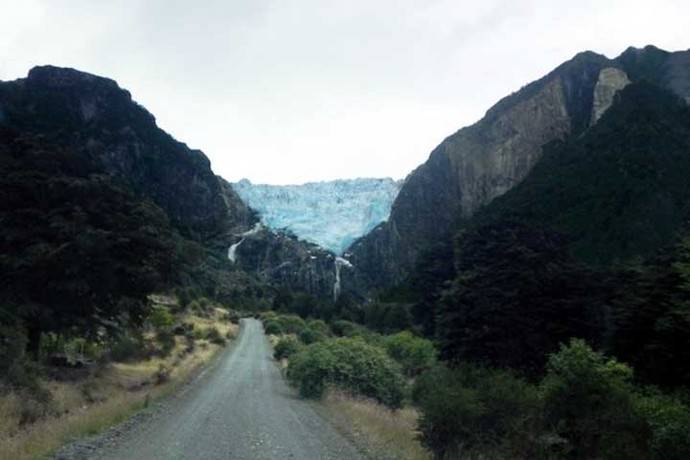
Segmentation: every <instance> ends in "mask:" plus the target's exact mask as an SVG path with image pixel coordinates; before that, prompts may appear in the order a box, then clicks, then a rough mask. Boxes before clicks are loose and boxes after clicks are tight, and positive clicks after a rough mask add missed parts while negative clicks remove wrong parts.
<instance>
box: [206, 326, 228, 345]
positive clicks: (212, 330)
mask: <svg viewBox="0 0 690 460" xmlns="http://www.w3.org/2000/svg"><path fill="white" fill-rule="evenodd" d="M204 338H205V339H206V340H208V341H209V342H211V343H214V344H216V345H225V342H226V340H225V337H223V336H222V335H221V333H220V331H219V330H218V328H216V327H209V328H206V329H205V330H204Z"/></svg>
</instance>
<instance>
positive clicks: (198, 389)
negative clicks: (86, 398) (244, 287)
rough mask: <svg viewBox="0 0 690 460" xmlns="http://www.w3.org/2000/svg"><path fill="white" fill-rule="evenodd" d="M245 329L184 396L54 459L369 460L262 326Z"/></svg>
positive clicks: (245, 323)
mask: <svg viewBox="0 0 690 460" xmlns="http://www.w3.org/2000/svg"><path fill="white" fill-rule="evenodd" d="M241 325H242V328H241V332H240V335H239V337H238V339H237V341H236V343H235V344H234V345H233V346H232V347H230V348H229V349H228V350H227V351H225V352H224V354H223V356H221V357H220V359H219V360H218V361H216V363H215V365H213V366H212V367H210V368H209V369H207V371H205V372H204V373H203V374H201V375H200V376H199V377H197V378H196V379H195V380H194V381H193V382H192V383H190V384H189V385H188V386H186V387H185V388H184V389H182V390H181V391H179V392H178V393H177V394H176V395H174V396H173V397H170V398H167V399H166V400H165V401H164V402H162V403H160V404H157V405H155V406H154V407H153V408H151V409H148V410H145V411H142V412H140V413H139V414H137V415H135V416H134V417H132V418H130V419H128V420H127V421H126V422H124V423H122V424H120V425H117V426H116V427H114V428H111V429H109V430H108V431H106V432H105V433H103V434H101V435H99V436H96V437H92V438H87V439H84V440H81V441H77V442H75V443H72V444H70V445H68V446H66V447H65V448H63V449H62V450H61V451H59V452H58V453H57V454H56V455H55V457H54V458H55V459H60V460H67V459H70V460H71V459H109V460H115V459H127V460H137V459H142V460H143V459H146V460H156V459H204V460H205V459H252V460H253V459H257V460H262V459H309V460H311V459H360V458H364V456H363V455H362V454H361V453H360V452H359V451H358V449H357V447H356V446H355V445H354V444H353V443H352V442H351V441H350V440H349V439H347V438H346V437H345V436H343V435H342V434H341V433H340V432H339V431H338V430H336V429H335V428H334V427H333V425H332V424H331V422H329V421H328V420H327V419H326V418H324V417H323V416H322V415H319V413H318V412H317V411H315V410H314V408H313V407H312V405H311V404H310V403H308V402H306V401H303V400H300V399H299V398H298V397H296V395H295V393H294V391H293V390H292V389H290V388H289V387H288V386H287V385H286V383H285V381H284V380H283V378H282V376H281V374H280V371H279V370H278V368H277V366H276V365H275V363H274V361H273V359H272V357H271V347H270V345H269V344H268V341H267V340H266V336H265V335H264V333H263V329H262V327H261V323H260V322H259V321H257V320H255V319H243V320H242V323H241Z"/></svg>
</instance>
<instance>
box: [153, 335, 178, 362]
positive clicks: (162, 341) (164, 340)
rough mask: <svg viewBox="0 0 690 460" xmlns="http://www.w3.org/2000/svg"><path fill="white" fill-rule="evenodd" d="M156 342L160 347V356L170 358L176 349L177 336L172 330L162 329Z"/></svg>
mask: <svg viewBox="0 0 690 460" xmlns="http://www.w3.org/2000/svg"><path fill="white" fill-rule="evenodd" d="M156 342H158V344H159V345H160V349H159V351H158V354H159V355H160V356H168V355H169V354H170V352H171V351H172V349H173V348H175V334H173V332H172V331H171V330H170V329H162V330H159V331H158V332H156Z"/></svg>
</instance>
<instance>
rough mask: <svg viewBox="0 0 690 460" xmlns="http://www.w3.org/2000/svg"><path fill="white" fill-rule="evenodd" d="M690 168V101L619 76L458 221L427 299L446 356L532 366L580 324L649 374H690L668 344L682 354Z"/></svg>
mask: <svg viewBox="0 0 690 460" xmlns="http://www.w3.org/2000/svg"><path fill="white" fill-rule="evenodd" d="M689 176H690V107H688V105H687V104H686V103H685V102H684V100H683V99H681V98H679V97H678V95H677V94H674V93H673V92H671V91H669V90H668V89H665V88H661V87H659V86H657V85H655V84H654V83H651V82H650V81H648V80H641V81H637V82H633V83H630V84H628V85H626V87H625V88H623V89H621V90H620V91H619V93H618V94H617V96H616V97H615V100H614V102H613V104H612V105H611V107H610V108H609V109H608V110H607V111H606V113H604V114H603V116H602V117H601V118H600V119H599V120H598V121H597V122H596V124H595V125H593V126H592V127H590V128H589V129H587V130H586V131H584V132H583V133H582V134H581V135H580V136H577V137H570V138H568V139H567V140H563V141H554V142H551V143H549V144H547V145H546V146H545V147H544V153H543V155H542V157H541V159H540V160H539V161H538V162H537V164H536V165H535V166H534V168H533V169H532V170H531V171H530V173H529V174H528V175H527V176H526V177H525V179H524V180H523V181H522V182H521V183H520V184H519V185H517V186H515V187H514V188H513V189H511V190H510V191H508V192H507V193H505V194H504V195H502V196H500V197H498V198H496V199H494V200H493V201H492V202H491V203H490V204H488V205H487V206H486V207H484V208H482V209H481V210H479V211H478V212H476V213H475V214H474V216H473V217H472V218H471V219H468V220H466V221H465V222H463V223H462V224H461V225H460V228H459V230H458V232H457V233H456V234H455V250H454V251H453V252H451V253H450V254H448V256H449V257H450V258H451V259H452V261H453V265H454V267H455V271H456V273H455V274H454V275H452V276H451V278H450V280H449V279H445V280H443V279H438V280H437V281H436V283H435V284H436V288H437V289H444V293H443V294H442V295H440V296H439V297H438V298H437V299H441V300H440V301H439V302H438V303H437V304H436V306H433V305H432V304H431V303H426V305H425V307H426V308H432V309H434V313H435V316H436V318H437V320H438V323H437V333H438V335H439V337H440V338H441V339H442V343H443V347H442V349H443V353H444V355H445V356H446V357H447V358H448V359H457V360H459V359H470V357H471V359H482V360H486V361H490V362H492V363H494V364H497V365H500V366H509V367H518V368H521V369H524V370H526V371H528V372H535V371H536V372H539V371H540V370H541V368H542V366H543V364H544V362H545V355H544V352H545V351H546V352H547V353H548V352H551V351H555V350H557V349H558V346H559V343H563V342H564V341H566V340H567V339H568V338H570V337H581V338H585V339H587V340H588V342H590V343H594V344H597V345H598V346H599V347H605V348H607V349H609V350H610V351H611V352H613V353H615V354H616V355H617V356H618V357H619V358H621V359H624V360H625V361H626V362H633V363H635V364H636V366H635V367H636V370H638V371H639V372H640V376H643V377H644V378H646V379H647V380H649V381H652V382H654V383H660V384H678V383H681V382H682V383H684V384H687V382H688V381H689V380H688V379H689V378H690V377H689V376H690V369H688V367H687V366H684V365H682V364H680V363H681V362H684V360H682V359H678V360H677V361H676V360H673V359H672V358H670V357H673V356H675V357H680V356H685V355H686V351H685V350H686V344H687V334H688V333H690V317H689V316H688V315H687V306H688V305H687V299H688V298H689V297H688V295H689V292H688V288H689V287H690V286H689V285H688V284H687V281H686V280H687V278H686V277H687V276H688V273H689V272H688V271H687V267H688V265H687V260H688V258H689V257H690V251H688V249H690V245H688V243H690V238H689V236H690V232H688V230H690V227H689V226H688V224H690V182H689V181H688V177H689ZM420 269H421V270H425V269H424V268H423V267H420ZM661 363H663V364H661ZM681 368H682V369H683V370H681ZM667 369H674V371H669V370H667Z"/></svg>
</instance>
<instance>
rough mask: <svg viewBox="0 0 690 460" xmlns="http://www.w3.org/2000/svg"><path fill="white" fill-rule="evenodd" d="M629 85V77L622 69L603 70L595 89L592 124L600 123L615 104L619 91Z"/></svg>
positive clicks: (608, 68)
mask: <svg viewBox="0 0 690 460" xmlns="http://www.w3.org/2000/svg"><path fill="white" fill-rule="evenodd" d="M629 84H630V80H629V79H628V75H627V74H626V73H625V72H623V71H622V70H621V69H617V68H615V67H606V68H605V69H601V72H600V73H599V80H597V84H596V86H595V87H594V101H593V104H592V121H591V124H594V123H596V122H597V121H599V118H601V116H602V115H603V114H604V112H606V111H607V110H608V109H609V107H611V104H613V98H614V97H615V96H616V94H617V93H618V91H620V90H622V89H623V88H625V87H626V86H627V85H629Z"/></svg>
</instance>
